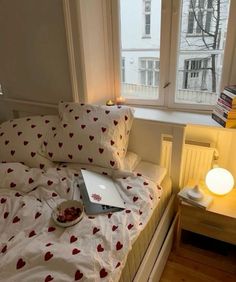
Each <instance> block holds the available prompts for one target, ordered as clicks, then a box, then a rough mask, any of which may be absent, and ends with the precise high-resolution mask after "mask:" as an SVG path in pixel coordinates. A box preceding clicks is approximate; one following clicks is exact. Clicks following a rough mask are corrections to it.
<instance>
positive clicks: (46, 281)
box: [44, 274, 54, 282]
mask: <svg viewBox="0 0 236 282" xmlns="http://www.w3.org/2000/svg"><path fill="white" fill-rule="evenodd" d="M53 279H54V277H53V276H51V275H50V274H49V275H48V276H47V277H46V278H45V280H44V282H50V281H52V280H53Z"/></svg>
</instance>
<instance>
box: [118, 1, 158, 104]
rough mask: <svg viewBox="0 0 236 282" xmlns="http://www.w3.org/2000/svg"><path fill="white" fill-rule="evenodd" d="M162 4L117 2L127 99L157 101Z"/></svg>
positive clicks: (123, 87) (156, 2)
mask: <svg viewBox="0 0 236 282" xmlns="http://www.w3.org/2000/svg"><path fill="white" fill-rule="evenodd" d="M161 3H162V1H161V0H152V1H143V0H132V1H130V0H129V1H127V0H120V26H121V56H122V57H124V58H125V82H124V83H122V87H121V91H122V96H124V97H126V98H128V99H145V100H157V99H158V97H159V87H158V83H159V78H158V77H159V75H157V74H156V72H157V70H158V72H159V63H158V64H156V62H157V61H158V62H159V60H160V26H161ZM146 35H148V36H146Z"/></svg>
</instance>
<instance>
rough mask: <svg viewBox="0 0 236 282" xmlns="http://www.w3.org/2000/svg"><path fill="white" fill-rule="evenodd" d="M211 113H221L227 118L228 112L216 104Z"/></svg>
mask: <svg viewBox="0 0 236 282" xmlns="http://www.w3.org/2000/svg"><path fill="white" fill-rule="evenodd" d="M213 113H215V114H218V115H222V116H223V117H224V118H229V112H228V111H226V110H224V109H222V108H219V107H217V106H215V108H214V109H213Z"/></svg>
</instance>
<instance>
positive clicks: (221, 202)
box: [176, 187, 236, 247]
mask: <svg viewBox="0 0 236 282" xmlns="http://www.w3.org/2000/svg"><path fill="white" fill-rule="evenodd" d="M201 188H202V187H201ZM203 190H204V192H205V193H207V194H209V195H211V196H212V197H213V202H212V203H211V205H210V206H209V208H208V209H207V210H204V209H201V208H198V207H194V206H192V205H189V204H186V203H185V202H183V201H181V200H180V201H179V223H178V230H177V242H176V243H177V247H178V246H179V243H180V238H181V232H182V230H187V231H191V232H195V233H198V234H201V235H205V236H208V237H211V238H214V239H217V240H221V241H224V242H227V243H231V244H235V245H236V188H234V189H233V190H232V191H231V192H230V193H229V194H227V195H225V196H216V195H213V194H212V193H210V191H208V189H206V188H204V187H203Z"/></svg>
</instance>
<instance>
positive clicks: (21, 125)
mask: <svg viewBox="0 0 236 282" xmlns="http://www.w3.org/2000/svg"><path fill="white" fill-rule="evenodd" d="M58 121H59V118H58V117H57V116H33V117H27V118H19V119H13V120H10V121H6V122H4V123H2V124H1V125H0V162H21V163H24V164H25V165H27V166H29V167H39V168H46V167H51V166H53V163H52V162H51V161H49V160H48V159H46V158H45V157H43V156H40V155H39V154H38V153H37V152H38V150H39V148H40V146H41V143H42V140H43V139H44V138H45V135H46V133H47V131H48V130H49V131H52V132H53V130H55V125H56V124H58Z"/></svg>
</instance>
